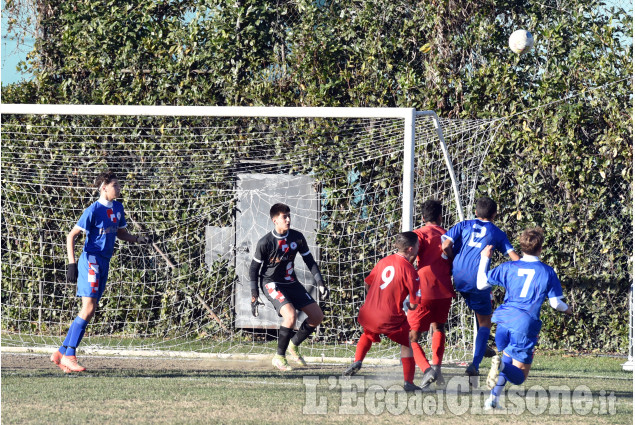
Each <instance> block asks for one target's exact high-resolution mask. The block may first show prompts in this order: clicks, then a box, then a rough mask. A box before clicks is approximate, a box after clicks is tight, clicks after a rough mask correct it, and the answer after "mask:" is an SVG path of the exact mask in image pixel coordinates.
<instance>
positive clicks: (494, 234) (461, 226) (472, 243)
mask: <svg viewBox="0 0 635 425" xmlns="http://www.w3.org/2000/svg"><path fill="white" fill-rule="evenodd" d="M442 238H443V239H444V240H445V239H450V240H451V241H452V242H453V244H454V245H453V246H452V250H453V252H454V260H453V261H452V276H453V277H454V288H455V289H456V290H457V291H459V292H482V291H479V290H478V289H477V288H476V277H477V275H478V266H479V263H480V261H481V251H482V250H483V248H485V247H486V246H487V245H493V246H494V248H495V249H496V250H498V251H500V252H502V253H503V254H507V253H508V252H510V251H513V250H514V247H513V246H512V244H511V243H509V239H507V235H506V234H505V232H503V231H502V230H501V229H499V228H498V227H496V226H495V225H494V224H493V223H491V222H489V221H482V220H478V219H476V220H465V221H462V222H460V223H458V224H455V225H454V226H453V227H452V228H451V229H450V230H449V231H448V232H447V233H446V234H445V235H443V237H442Z"/></svg>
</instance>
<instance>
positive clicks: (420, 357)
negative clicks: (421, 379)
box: [410, 342, 430, 372]
mask: <svg viewBox="0 0 635 425" xmlns="http://www.w3.org/2000/svg"><path fill="white" fill-rule="evenodd" d="M410 346H411V347H412V352H413V354H414V356H415V357H414V359H415V363H417V366H419V369H421V371H422V372H425V371H426V369H428V368H429V367H430V363H429V362H428V359H426V355H425V353H424V352H423V350H422V349H421V346H420V345H419V343H418V342H411V343H410Z"/></svg>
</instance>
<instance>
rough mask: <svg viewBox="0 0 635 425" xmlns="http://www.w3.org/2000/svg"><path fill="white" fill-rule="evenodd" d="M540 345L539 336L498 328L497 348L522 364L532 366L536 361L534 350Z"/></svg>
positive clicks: (499, 325) (500, 326) (499, 326)
mask: <svg viewBox="0 0 635 425" xmlns="http://www.w3.org/2000/svg"><path fill="white" fill-rule="evenodd" d="M537 343H538V335H536V336H534V337H530V336H528V335H527V334H523V333H520V332H514V331H512V330H509V329H507V328H506V327H504V326H502V325H501V324H500V323H499V324H498V326H497V327H496V348H497V349H498V351H504V352H505V353H507V354H508V355H509V356H510V357H511V358H512V359H514V360H517V361H519V362H521V363H525V364H531V362H532V361H533V360H534V350H535V347H536V344H537Z"/></svg>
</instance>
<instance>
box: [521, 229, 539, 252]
mask: <svg viewBox="0 0 635 425" xmlns="http://www.w3.org/2000/svg"><path fill="white" fill-rule="evenodd" d="M544 242H545V232H544V231H543V230H542V229H541V228H540V227H528V228H526V229H525V230H524V231H523V233H522V235H520V250H521V251H522V252H523V253H525V254H528V255H538V253H539V252H540V250H541V249H542V244H543V243H544Z"/></svg>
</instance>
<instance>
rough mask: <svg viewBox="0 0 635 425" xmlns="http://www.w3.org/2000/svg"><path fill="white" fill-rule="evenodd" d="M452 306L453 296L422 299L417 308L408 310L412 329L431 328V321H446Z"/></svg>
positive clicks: (419, 330) (420, 330)
mask: <svg viewBox="0 0 635 425" xmlns="http://www.w3.org/2000/svg"><path fill="white" fill-rule="evenodd" d="M451 306H452V298H439V299H436V300H422V301H421V303H420V304H419V305H418V306H417V308H416V309H415V310H412V311H409V312H408V324H409V325H410V329H412V330H413V331H417V332H427V331H428V330H430V323H445V322H447V321H448V313H449V312H450V307H451Z"/></svg>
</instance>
